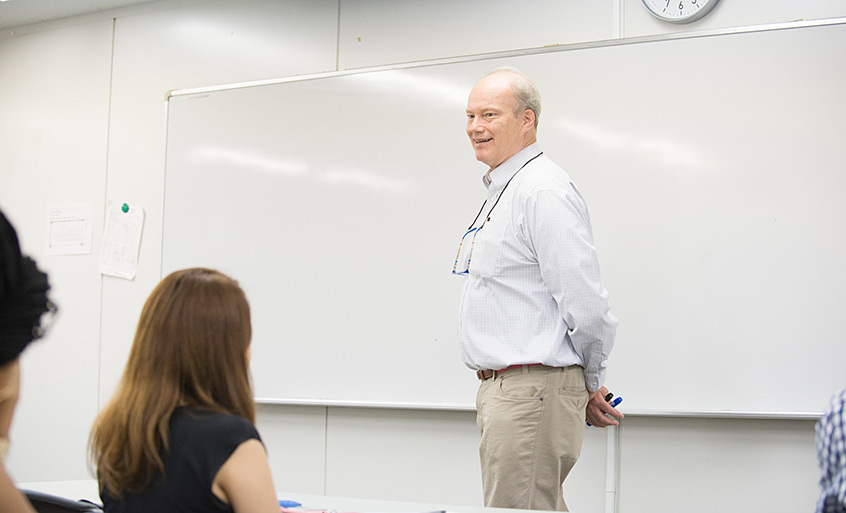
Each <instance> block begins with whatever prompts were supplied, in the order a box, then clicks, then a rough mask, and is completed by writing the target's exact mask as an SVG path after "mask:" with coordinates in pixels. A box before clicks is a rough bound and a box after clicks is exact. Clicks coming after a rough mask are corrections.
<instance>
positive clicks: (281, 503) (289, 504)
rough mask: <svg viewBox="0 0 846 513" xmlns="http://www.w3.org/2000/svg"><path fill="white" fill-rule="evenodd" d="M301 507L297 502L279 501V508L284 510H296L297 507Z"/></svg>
mask: <svg viewBox="0 0 846 513" xmlns="http://www.w3.org/2000/svg"><path fill="white" fill-rule="evenodd" d="M299 506H302V504H300V503H299V502H297V501H286V500H280V501H279V507H282V508H296V507H299Z"/></svg>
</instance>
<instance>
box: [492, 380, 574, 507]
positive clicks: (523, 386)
mask: <svg viewBox="0 0 846 513" xmlns="http://www.w3.org/2000/svg"><path fill="white" fill-rule="evenodd" d="M587 401H588V392H587V389H586V388H585V379H584V375H583V369H582V368H581V367H579V366H575V365H574V366H570V367H566V368H556V367H546V366H526V365H524V366H523V367H522V368H517V369H513V370H509V371H505V372H503V373H500V374H498V375H496V376H495V377H493V378H490V379H487V380H485V381H483V382H482V383H481V385H480V386H479V392H478V394H477V396H476V409H477V412H478V413H477V416H476V423H477V424H478V426H479V431H480V433H481V435H482V442H481V444H480V445H479V456H480V458H481V463H482V487H483V489H484V494H485V506H486V507H494V508H519V509H542V510H557V511H567V504H566V503H565V502H564V493H563V490H562V488H561V485H562V484H563V483H564V479H565V478H566V477H567V474H569V473H570V469H572V468H573V465H575V464H576V460H577V459H578V458H579V453H580V452H581V449H582V440H583V439H584V430H585V407H586V406H587Z"/></svg>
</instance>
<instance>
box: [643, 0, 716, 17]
mask: <svg viewBox="0 0 846 513" xmlns="http://www.w3.org/2000/svg"><path fill="white" fill-rule="evenodd" d="M716 4H717V0H643V5H644V7H646V9H647V10H648V11H649V12H650V13H652V15H653V16H655V17H656V18H658V19H659V20H664V21H669V22H670V23H690V22H691V21H696V20H698V19H699V18H702V17H703V16H705V15H706V14H708V11H710V10H711V9H713V8H714V5H716Z"/></svg>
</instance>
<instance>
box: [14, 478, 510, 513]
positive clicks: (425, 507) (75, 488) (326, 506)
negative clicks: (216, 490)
mask: <svg viewBox="0 0 846 513" xmlns="http://www.w3.org/2000/svg"><path fill="white" fill-rule="evenodd" d="M16 485H17V487H18V488H20V489H23V490H35V491H38V492H42V493H49V494H51V495H57V496H59V497H64V498H66V499H74V500H78V499H88V500H90V501H93V502H97V503H99V502H100V494H99V491H98V488H97V481H96V480H95V479H84V480H79V481H44V482H34V483H16ZM276 496H277V497H278V498H279V499H287V500H293V501H297V502H299V503H301V504H302V505H303V506H305V507H306V508H308V509H314V510H325V511H332V510H335V511H337V512H338V513H349V512H357V513H429V512H435V511H447V512H449V513H514V510H513V509H502V508H485V507H482V506H455V505H446V504H437V503H424V502H400V501H384V500H374V499H355V498H349V497H330V496H326V495H308V494H302V493H288V492H280V491H277V492H276Z"/></svg>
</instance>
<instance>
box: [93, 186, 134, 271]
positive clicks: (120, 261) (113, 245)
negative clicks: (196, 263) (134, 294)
mask: <svg viewBox="0 0 846 513" xmlns="http://www.w3.org/2000/svg"><path fill="white" fill-rule="evenodd" d="M123 205H125V203H114V202H111V201H110V202H109V206H108V208H107V209H106V231H105V233H104V235H103V252H102V253H101V254H100V273H102V274H107V275H109V276H116V277H118V278H125V279H127V280H131V279H133V278H135V273H136V272H137V271H138V249H139V248H140V247H141V231H142V229H143V228H144V209H143V208H141V207H139V206H137V205H129V208H128V210H127V211H126V212H124V211H123V209H122V207H123Z"/></svg>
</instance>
